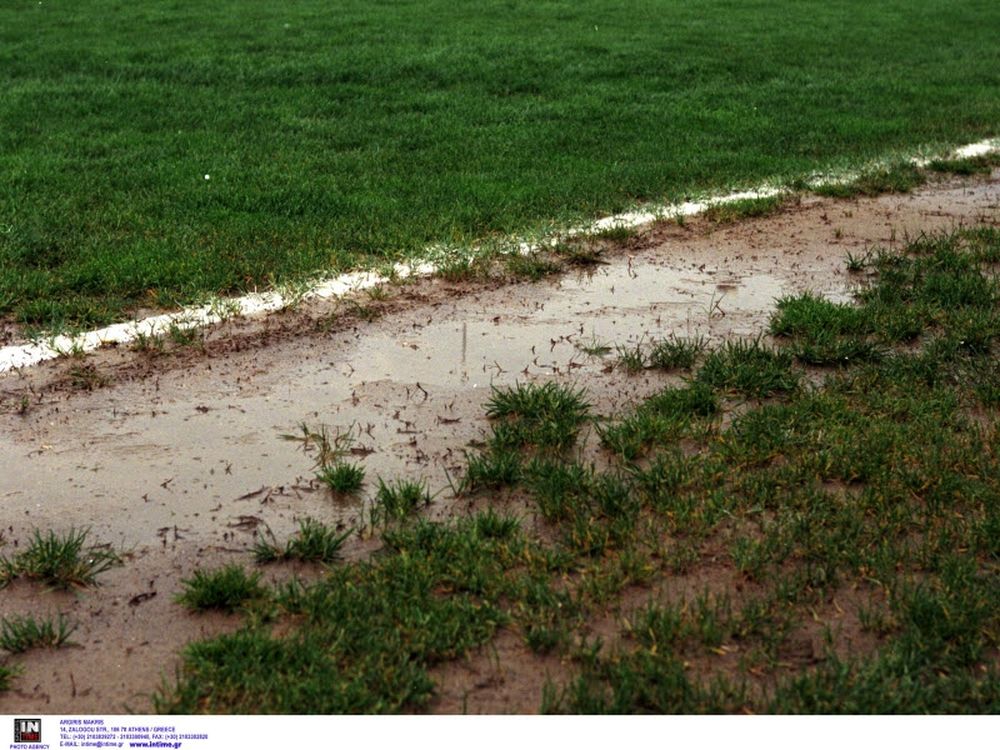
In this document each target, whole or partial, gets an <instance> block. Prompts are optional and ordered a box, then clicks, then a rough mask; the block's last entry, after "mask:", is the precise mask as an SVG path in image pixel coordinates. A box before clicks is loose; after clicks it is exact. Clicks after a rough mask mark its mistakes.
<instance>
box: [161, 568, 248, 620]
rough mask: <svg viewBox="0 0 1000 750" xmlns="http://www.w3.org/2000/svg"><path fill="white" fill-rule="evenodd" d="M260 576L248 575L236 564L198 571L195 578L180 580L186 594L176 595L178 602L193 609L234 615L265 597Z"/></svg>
mask: <svg viewBox="0 0 1000 750" xmlns="http://www.w3.org/2000/svg"><path fill="white" fill-rule="evenodd" d="M260 576H261V574H260V573H251V574H249V575H248V574H247V572H246V571H245V570H244V569H243V568H242V567H240V566H239V565H236V564H235V563H231V564H229V565H227V566H225V567H224V568H219V569H218V570H211V571H204V570H196V571H195V572H194V576H193V577H192V578H186V579H184V580H183V581H181V584H182V585H183V586H184V591H183V592H182V593H181V594H179V595H178V596H177V601H178V603H180V604H183V605H184V606H185V607H187V608H188V609H192V610H205V609H219V610H222V611H224V612H234V611H235V610H237V609H239V608H241V607H243V606H244V605H245V604H246V603H247V602H252V601H254V600H256V599H260V598H262V597H263V596H264V595H265V591H264V588H263V587H262V586H261V585H260Z"/></svg>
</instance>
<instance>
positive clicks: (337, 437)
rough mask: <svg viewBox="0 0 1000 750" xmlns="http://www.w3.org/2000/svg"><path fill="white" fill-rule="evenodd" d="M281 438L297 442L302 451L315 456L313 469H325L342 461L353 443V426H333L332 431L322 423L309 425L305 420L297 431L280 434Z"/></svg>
mask: <svg viewBox="0 0 1000 750" xmlns="http://www.w3.org/2000/svg"><path fill="white" fill-rule="evenodd" d="M280 437H281V439H282V440H288V441H290V442H294V443H298V444H299V447H300V448H301V449H302V452H303V453H305V454H306V455H313V456H315V463H314V464H313V468H314V469H326V468H327V467H330V466H335V465H337V464H339V463H341V462H342V460H343V458H344V457H345V456H346V455H348V453H349V452H350V449H351V446H352V445H354V440H355V438H354V426H353V425H352V426H351V427H348V428H346V429H343V428H340V427H335V428H334V429H333V430H332V431H331V430H330V428H329V427H328V426H327V425H325V424H323V425H320V426H319V427H310V426H309V425H307V424H306V423H305V422H302V423H301V424H300V425H299V433H298V434H293V433H287V434H282V435H281V436H280Z"/></svg>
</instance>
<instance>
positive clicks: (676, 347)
mask: <svg viewBox="0 0 1000 750" xmlns="http://www.w3.org/2000/svg"><path fill="white" fill-rule="evenodd" d="M707 345H708V340H707V339H706V338H705V337H704V336H697V337H694V338H678V337H675V336H671V337H669V338H666V339H663V340H662V341H657V342H656V343H654V344H653V347H652V349H650V352H649V366H650V367H653V368H655V369H657V370H690V369H691V368H692V367H694V363H695V362H696V361H697V360H698V357H699V356H700V355H701V353H702V352H703V351H705V347H706V346H707Z"/></svg>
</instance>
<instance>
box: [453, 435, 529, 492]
mask: <svg viewBox="0 0 1000 750" xmlns="http://www.w3.org/2000/svg"><path fill="white" fill-rule="evenodd" d="M521 461H522V457H521V453H520V452H519V451H518V450H516V449H514V448H511V447H509V446H504V445H493V446H491V447H490V448H489V449H487V450H485V451H482V452H479V453H474V454H469V455H467V456H466V470H465V476H464V477H463V479H462V486H461V490H462V491H463V492H475V491H477V490H479V489H482V488H484V487H486V488H491V489H498V488H500V487H509V486H512V485H514V484H517V483H518V481H520V479H521V476H522V468H521Z"/></svg>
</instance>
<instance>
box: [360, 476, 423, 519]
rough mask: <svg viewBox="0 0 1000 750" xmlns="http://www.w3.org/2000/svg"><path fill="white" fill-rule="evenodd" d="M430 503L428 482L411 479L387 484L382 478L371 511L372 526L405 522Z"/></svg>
mask: <svg viewBox="0 0 1000 750" xmlns="http://www.w3.org/2000/svg"><path fill="white" fill-rule="evenodd" d="M430 503H431V495H430V491H429V490H428V489H427V484H426V482H424V481H419V482H414V481H412V480H409V479H399V480H396V481H393V482H386V481H384V480H383V479H382V478H381V477H380V478H379V480H378V490H377V491H376V492H375V497H374V498H373V499H372V504H371V508H370V511H369V512H370V514H371V522H372V526H378V525H379V524H386V523H390V522H392V521H402V520H405V519H406V518H407V517H409V516H410V515H411V514H413V513H415V512H416V511H417V510H419V509H420V508H423V507H425V506H427V505H430Z"/></svg>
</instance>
